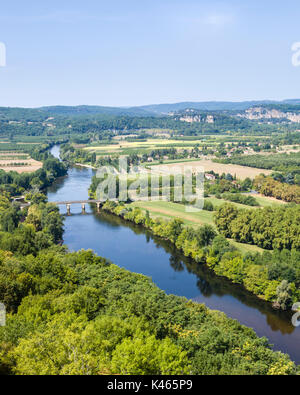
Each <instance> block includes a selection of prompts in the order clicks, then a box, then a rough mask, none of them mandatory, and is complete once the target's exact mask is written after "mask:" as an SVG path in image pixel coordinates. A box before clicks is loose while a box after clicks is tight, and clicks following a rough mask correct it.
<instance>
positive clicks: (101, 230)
mask: <svg viewBox="0 0 300 395" xmlns="http://www.w3.org/2000/svg"><path fill="white" fill-rule="evenodd" d="M51 152H52V154H53V155H54V156H56V157H59V147H58V146H54V147H53V148H52V150H51ZM92 175H93V170H91V169H88V168H81V167H72V168H70V170H69V172H68V175H67V176H66V177H63V178H60V179H58V180H57V181H56V182H55V183H54V184H53V185H52V186H51V187H50V188H49V189H48V199H49V201H66V200H84V199H87V198H88V188H89V186H90V183H91V177H92ZM60 211H61V213H62V214H66V207H64V206H61V207H60ZM64 242H65V244H66V245H67V246H68V247H69V249H70V250H71V251H77V250H80V249H82V248H83V249H92V250H93V251H95V252H96V253H97V254H98V255H100V256H103V257H105V258H108V259H109V260H111V261H112V262H113V263H115V264H116V265H118V266H120V267H123V268H125V269H127V270H130V271H132V272H136V273H142V274H144V275H146V276H149V277H151V278H152V280H153V281H154V283H155V284H156V285H157V286H158V287H159V288H161V289H163V290H164V291H166V292H167V293H169V294H175V295H179V296H185V297H187V298H189V299H193V300H195V301H197V302H200V303H205V305H206V306H207V307H209V308H211V309H214V310H220V311H223V312H224V313H226V314H227V315H228V316H229V317H231V318H234V319H237V320H238V321H239V322H240V323H242V324H244V325H246V326H248V327H251V328H253V329H254V330H255V332H256V333H257V335H258V336H265V337H267V338H268V340H269V342H270V343H271V344H273V345H274V349H275V350H280V351H282V352H285V353H288V354H289V355H290V356H291V358H292V360H293V361H295V362H296V363H297V364H300V327H297V328H295V327H294V326H293V325H292V323H291V316H292V313H290V312H283V311H276V310H273V309H272V307H271V305H270V304H269V303H266V302H263V301H261V300H259V299H258V298H257V297H255V296H254V295H252V294H250V293H249V292H247V291H246V290H245V289H244V288H243V287H241V286H239V285H234V284H232V283H231V282H230V281H228V280H226V279H224V278H221V277H218V276H216V275H215V274H214V273H213V272H212V271H211V270H209V269H207V268H206V267H205V266H204V265H199V264H196V263H195V262H193V261H192V260H190V259H188V258H186V257H184V256H183V255H182V254H181V253H179V252H178V251H176V250H175V248H174V246H172V245H171V244H170V243H168V242H166V241H163V240H161V239H159V238H157V237H154V236H153V235H151V233H149V232H148V231H146V230H145V229H143V228H141V227H139V226H136V225H134V224H130V223H128V222H126V221H124V220H122V219H121V218H118V217H116V216H114V215H111V214H107V213H103V212H102V213H99V214H98V213H97V210H96V207H93V206H92V207H86V213H85V214H82V213H81V206H80V205H72V207H71V215H70V216H66V217H65V232H64Z"/></svg>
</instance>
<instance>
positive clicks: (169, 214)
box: [129, 199, 263, 254]
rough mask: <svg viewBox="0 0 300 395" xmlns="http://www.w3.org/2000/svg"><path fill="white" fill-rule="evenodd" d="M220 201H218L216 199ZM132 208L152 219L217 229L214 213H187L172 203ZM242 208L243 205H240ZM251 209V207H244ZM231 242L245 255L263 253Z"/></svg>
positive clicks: (253, 247) (145, 203)
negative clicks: (180, 221)
mask: <svg viewBox="0 0 300 395" xmlns="http://www.w3.org/2000/svg"><path fill="white" fill-rule="evenodd" d="M216 200H218V199H216ZM129 206H131V207H139V208H141V209H142V210H149V213H150V215H151V217H152V218H164V219H167V220H170V219H173V218H181V219H182V220H183V222H184V224H185V225H187V226H201V225H204V224H208V225H212V226H213V227H215V224H214V221H213V215H214V213H213V212H212V211H205V210H201V211H197V212H193V213H188V212H186V210H185V209H186V207H185V206H184V205H183V204H179V203H172V202H166V201H151V202H143V201H139V202H134V203H130V204H129ZM239 206H242V205H239ZM243 207H249V206H243ZM230 242H231V243H232V244H233V245H234V246H235V247H237V248H238V249H239V250H240V251H241V252H242V253H243V254H246V253H247V252H252V253H254V252H263V249H262V248H259V247H257V246H254V245H249V244H243V243H238V242H236V241H234V240H230Z"/></svg>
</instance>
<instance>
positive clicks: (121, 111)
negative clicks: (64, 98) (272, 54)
mask: <svg viewBox="0 0 300 395" xmlns="http://www.w3.org/2000/svg"><path fill="white" fill-rule="evenodd" d="M270 105H271V106H272V105H274V106H276V105H277V106H278V105H281V106H284V105H286V106H297V105H298V106H299V105H300V99H287V100H282V101H275V100H252V101H241V102H231V101H206V102H180V103H169V104H167V103H166V104H150V105H145V106H135V107H108V106H94V105H93V106H90V105H80V106H47V107H40V108H36V109H32V108H31V109H25V108H21V109H20V110H22V111H26V112H34V111H38V112H39V113H46V114H48V115H57V116H63V117H68V116H78V117H80V116H93V115H95V116H96V115H103V116H108V117H111V116H128V117H149V116H152V117H158V116H164V115H167V114H169V113H172V112H180V111H184V110H187V109H194V110H200V111H229V112H230V111H232V112H235V111H244V110H246V109H248V108H251V107H255V106H270ZM8 110H10V111H15V110H18V109H17V108H7V107H2V108H0V112H7V111H8Z"/></svg>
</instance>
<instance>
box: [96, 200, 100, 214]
mask: <svg viewBox="0 0 300 395" xmlns="http://www.w3.org/2000/svg"><path fill="white" fill-rule="evenodd" d="M97 213H100V203H99V202H97Z"/></svg>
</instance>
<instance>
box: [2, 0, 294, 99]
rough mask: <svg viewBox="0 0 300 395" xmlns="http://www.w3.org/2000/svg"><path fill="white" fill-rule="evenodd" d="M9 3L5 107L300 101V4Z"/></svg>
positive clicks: (208, 0)
mask: <svg viewBox="0 0 300 395" xmlns="http://www.w3.org/2000/svg"><path fill="white" fill-rule="evenodd" d="M1 3H2V4H1V8H0V42H3V43H5V45H6V48H7V66H6V67H0V106H23V107H26V106H27V107H33V106H41V105H53V104H64V105H77V104H97V105H110V106H131V105H141V104H151V103H165V102H168V103H170V102H178V101H207V100H236V101H240V100H248V99H284V98H296V97H297V98H298V97H300V89H299V88H300V67H294V66H293V65H292V61H291V58H292V54H293V53H292V50H291V46H292V44H293V43H294V42H298V41H300V28H299V26H300V2H299V0H285V1H282V0H280V1H279V0H224V1H222V0H220V1H214V0H108V1H103V0H84V1H82V0H81V1H78V0H70V1H67V0H51V1H48V0H44V1H34V0H26V1H24V0H22V1H20V0H15V1H11V2H4V1H2V2H1Z"/></svg>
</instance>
